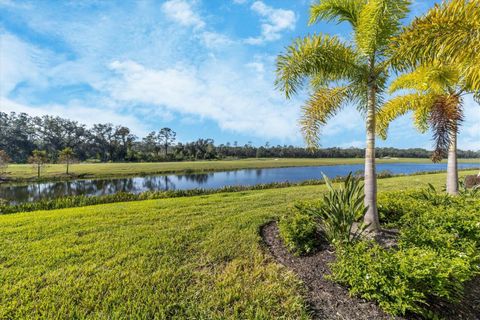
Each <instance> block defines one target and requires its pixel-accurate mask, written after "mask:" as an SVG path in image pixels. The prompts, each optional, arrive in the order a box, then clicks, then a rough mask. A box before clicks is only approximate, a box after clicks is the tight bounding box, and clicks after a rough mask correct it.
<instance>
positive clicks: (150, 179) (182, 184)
mask: <svg viewBox="0 0 480 320" xmlns="http://www.w3.org/2000/svg"><path fill="white" fill-rule="evenodd" d="M478 167H480V163H460V164H459V168H478ZM361 170H363V165H362V164H358V165H335V166H317V167H294V168H271V169H248V170H236V171H225V172H214V173H205V174H183V175H157V176H146V177H134V178H124V179H101V180H75V181H67V182H47V183H31V184H27V185H9V186H7V185H0V198H3V199H6V200H8V201H10V202H13V203H21V202H29V201H35V200H39V199H51V198H56V197H61V196H70V195H87V196H93V195H108V194H114V193H118V192H130V193H140V192H144V191H148V190H152V191H157V190H186V189H194V188H206V189H208V188H220V187H223V186H232V185H254V184H260V183H272V182H283V181H290V182H298V181H304V180H309V179H321V178H322V172H323V173H325V174H326V175H327V176H328V177H330V178H333V177H336V176H345V175H347V174H348V173H349V172H360V171H361ZM386 170H388V171H390V172H391V173H393V174H402V173H403V174H409V173H415V172H422V171H435V170H446V164H443V163H442V164H418V163H390V164H378V165H377V172H382V171H386Z"/></svg>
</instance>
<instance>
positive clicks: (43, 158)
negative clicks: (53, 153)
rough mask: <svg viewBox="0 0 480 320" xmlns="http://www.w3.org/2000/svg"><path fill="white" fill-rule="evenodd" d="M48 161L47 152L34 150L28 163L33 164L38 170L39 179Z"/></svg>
mask: <svg viewBox="0 0 480 320" xmlns="http://www.w3.org/2000/svg"><path fill="white" fill-rule="evenodd" d="M47 161H48V157H47V151H43V150H33V152H32V155H31V156H30V157H29V158H28V163H31V164H33V166H34V167H35V168H36V169H37V178H40V171H41V169H42V168H43V167H44V166H45V165H46V163H47Z"/></svg>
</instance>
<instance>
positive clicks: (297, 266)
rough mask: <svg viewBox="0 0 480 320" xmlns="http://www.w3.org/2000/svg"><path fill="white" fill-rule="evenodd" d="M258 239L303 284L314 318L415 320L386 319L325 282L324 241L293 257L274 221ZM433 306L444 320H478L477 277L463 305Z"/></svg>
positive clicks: (328, 252)
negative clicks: (313, 248) (309, 252)
mask: <svg viewBox="0 0 480 320" xmlns="http://www.w3.org/2000/svg"><path fill="white" fill-rule="evenodd" d="M261 236H262V238H263V241H264V244H265V246H266V247H267V248H268V250H269V252H270V253H271V255H272V256H273V257H274V258H275V259H276V260H277V261H278V262H280V263H281V264H282V265H284V266H286V267H287V268H289V269H290V270H292V271H293V272H294V273H295V274H296V275H297V276H298V277H299V278H300V279H301V280H302V281H303V283H304V284H305V286H306V289H307V290H306V300H307V302H308V304H309V307H310V309H311V312H312V316H313V318H314V319H349V320H356V319H371V320H376V319H418V317H416V316H411V317H407V318H402V317H392V316H389V315H387V314H386V313H385V312H383V311H382V310H381V309H380V307H379V306H378V305H377V304H375V303H374V302H370V301H366V300H364V299H360V298H357V297H351V296H350V295H349V293H348V290H347V289H346V288H344V287H342V286H340V285H338V284H336V283H334V282H333V281H330V280H327V279H325V275H328V274H330V268H329V266H328V265H329V264H330V263H331V262H333V261H334V260H335V254H334V252H333V248H331V247H330V246H329V245H328V244H326V243H325V242H324V243H323V245H321V246H320V248H319V249H318V251H316V252H314V253H312V254H310V255H307V256H294V255H292V254H291V253H290V252H289V251H288V250H287V248H286V247H285V246H284V244H283V241H282V239H281V238H280V235H279V232H278V227H277V223H276V222H275V221H274V222H270V223H268V224H266V225H264V226H263V227H262V229H261ZM433 305H434V306H435V307H434V309H436V310H437V311H439V313H441V314H442V315H444V317H445V318H446V319H472V320H475V319H480V277H477V278H476V279H475V280H474V281H472V282H470V283H468V284H467V286H466V295H465V299H464V301H463V302H462V303H460V304H458V305H451V304H448V303H441V302H440V301H436V302H435V303H433Z"/></svg>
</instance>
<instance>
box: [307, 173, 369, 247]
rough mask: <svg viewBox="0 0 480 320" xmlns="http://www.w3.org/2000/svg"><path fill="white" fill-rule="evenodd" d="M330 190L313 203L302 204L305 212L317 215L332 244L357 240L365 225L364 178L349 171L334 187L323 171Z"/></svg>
mask: <svg viewBox="0 0 480 320" xmlns="http://www.w3.org/2000/svg"><path fill="white" fill-rule="evenodd" d="M323 178H324V180H325V183H326V185H327V188H328V192H327V193H326V194H325V195H324V196H323V199H322V201H321V202H317V203H312V204H311V205H310V206H308V205H306V204H303V206H301V207H299V208H300V210H301V211H302V212H304V213H307V214H309V215H312V216H316V217H318V219H319V225H320V227H321V229H322V231H323V233H324V234H325V237H326V238H327V240H328V241H329V242H330V243H332V244H342V243H349V242H353V241H356V240H358V239H359V238H360V236H361V235H362V233H363V231H364V230H365V229H366V227H367V226H366V225H365V224H364V223H363V216H364V215H365V213H366V212H367V208H365V205H364V203H363V200H364V198H365V196H364V194H363V184H362V183H361V180H360V179H358V178H355V177H353V176H352V174H349V175H348V176H347V178H346V179H345V181H344V182H343V184H342V185H341V186H340V187H338V188H334V186H333V185H332V183H331V181H330V180H329V179H328V178H327V177H326V176H325V175H324V176H323Z"/></svg>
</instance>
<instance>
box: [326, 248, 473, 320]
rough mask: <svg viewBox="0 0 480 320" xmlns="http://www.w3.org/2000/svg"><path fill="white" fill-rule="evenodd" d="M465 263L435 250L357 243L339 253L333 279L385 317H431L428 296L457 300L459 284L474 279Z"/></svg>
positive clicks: (461, 287)
mask: <svg viewBox="0 0 480 320" xmlns="http://www.w3.org/2000/svg"><path fill="white" fill-rule="evenodd" d="M471 269H472V265H471V264H470V263H469V261H468V260H466V259H462V258H461V257H458V258H449V257H445V256H443V255H441V254H439V253H438V252H436V251H435V250H434V249H431V248H421V247H411V248H405V249H401V250H386V249H383V248H382V247H380V246H379V245H376V244H374V245H372V244H371V243H367V242H360V243H358V244H352V245H349V246H344V247H342V248H339V249H338V250H337V261H336V263H335V264H334V265H333V266H332V272H333V273H332V274H333V276H332V278H333V279H334V280H335V281H337V282H339V283H341V284H343V285H346V286H348V287H349V289H350V293H352V294H355V295H358V296H360V297H362V298H364V299H368V300H375V301H377V302H378V304H379V305H380V306H381V307H382V309H383V310H385V311H386V312H387V313H389V314H393V315H405V313H407V312H414V313H417V314H421V315H423V316H425V317H427V318H430V317H435V315H433V314H431V312H430V311H429V310H428V305H427V300H428V298H429V297H432V296H434V297H441V298H444V299H446V300H450V301H458V299H459V298H460V297H461V294H462V292H463V283H464V282H465V281H467V280H469V279H471V278H472V277H473V273H472V270H471Z"/></svg>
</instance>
